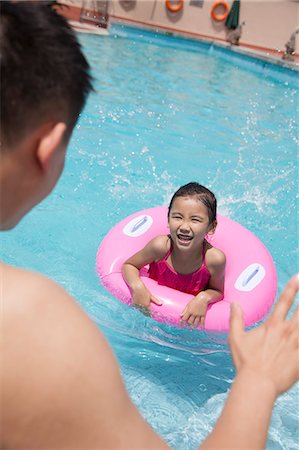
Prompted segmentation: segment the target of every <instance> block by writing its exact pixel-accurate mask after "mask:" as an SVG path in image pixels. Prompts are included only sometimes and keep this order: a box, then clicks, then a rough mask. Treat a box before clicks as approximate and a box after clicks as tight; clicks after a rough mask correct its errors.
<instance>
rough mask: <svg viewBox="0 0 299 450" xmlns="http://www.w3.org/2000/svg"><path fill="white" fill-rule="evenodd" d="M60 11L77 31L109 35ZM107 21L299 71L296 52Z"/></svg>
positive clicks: (113, 18)
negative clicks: (289, 54) (287, 53)
mask: <svg viewBox="0 0 299 450" xmlns="http://www.w3.org/2000/svg"><path fill="white" fill-rule="evenodd" d="M60 12H61V14H62V15H64V16H65V17H66V18H67V19H68V21H69V23H70V24H71V26H72V27H73V28H74V29H75V30H76V31H78V32H81V33H91V34H96V35H102V36H107V35H109V25H108V28H103V27H99V26H96V25H94V24H92V23H88V22H82V21H80V11H79V10H78V8H74V7H69V6H68V7H67V8H64V7H62V8H61V10H60ZM109 22H110V24H111V25H113V24H117V25H125V26H130V27H134V28H138V29H140V30H142V29H144V30H148V31H153V32H158V33H161V34H166V35H168V36H169V35H171V36H175V37H180V38H185V39H190V40H193V41H198V42H202V43H207V44H210V45H215V46H218V47H222V48H229V49H231V50H232V51H233V52H236V53H240V54H243V55H247V56H251V57H254V58H258V59H260V60H262V61H266V62H270V63H272V64H277V65H279V66H282V67H287V68H289V69H292V70H296V71H299V55H297V54H296V55H293V56H292V58H293V60H287V59H283V54H284V53H283V52H282V51H278V50H274V49H269V48H264V47H257V46H253V45H250V44H246V43H244V42H240V45H232V44H230V43H229V42H227V41H225V40H224V39H220V38H217V39H214V38H212V37H211V36H206V35H201V34H198V33H191V32H182V31H181V30H177V29H175V28H168V27H163V26H152V25H149V24H147V23H144V22H140V21H136V20H131V19H130V20H128V19H124V18H122V17H118V16H114V15H110V16H109Z"/></svg>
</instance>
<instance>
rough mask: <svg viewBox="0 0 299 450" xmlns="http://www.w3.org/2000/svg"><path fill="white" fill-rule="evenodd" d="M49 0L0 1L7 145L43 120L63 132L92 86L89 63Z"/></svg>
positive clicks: (4, 140) (0, 54)
mask: <svg viewBox="0 0 299 450" xmlns="http://www.w3.org/2000/svg"><path fill="white" fill-rule="evenodd" d="M54 3H55V2H47V1H41V2H26V1H25V2H23V1H22V2H9V1H1V2H0V8H1V25H0V61H1V134H2V137H1V140H2V144H3V146H4V148H13V147H14V146H15V145H16V144H17V143H18V142H19V141H21V140H22V138H24V136H26V135H27V134H28V133H30V132H31V131H32V130H34V129H35V128H36V127H37V126H39V125H41V124H42V123H43V122H45V121H62V122H65V123H66V124H67V127H68V128H67V133H66V134H67V136H69V135H70V134H71V131H72V129H73V127H74V125H75V123H76V120H77V118H78V115H79V113H80V111H81V109H82V108H83V106H84V103H85V100H86V98H87V96H88V93H89V92H90V90H91V89H92V85H91V77H90V74H89V65H88V63H87V61H86V59H85V57H84V55H83V54H82V52H81V48H80V45H79V43H78V41H77V39H76V36H75V33H74V32H73V31H72V29H71V28H70V26H69V25H68V24H67V22H66V20H65V19H64V18H63V17H61V16H60V15H59V14H57V13H56V11H55V9H54Z"/></svg>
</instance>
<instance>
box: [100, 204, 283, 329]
mask: <svg viewBox="0 0 299 450" xmlns="http://www.w3.org/2000/svg"><path fill="white" fill-rule="evenodd" d="M217 220H218V225H217V229H216V232H215V234H214V235H213V236H211V237H210V238H209V241H210V242H211V244H212V245H213V246H215V247H217V248H219V249H221V250H222V251H223V252H224V253H225V255H226V260H227V264H226V275H225V289H224V299H223V300H221V301H220V302H217V303H214V304H212V305H210V306H209V308H208V311H207V315H206V320H205V329H206V330H209V331H227V330H228V328H229V315H230V303H231V302H233V301H237V302H238V303H239V304H240V305H241V307H242V310H243V313H244V320H245V326H250V325H252V324H254V323H255V322H258V321H259V320H261V319H263V318H264V317H265V316H266V314H267V313H268V312H269V310H270V308H271V306H272V304H273V302H274V299H275V296H276V289H277V279H276V270H275V267H274V264H273V261H272V258H271V255H270V253H269V252H268V250H267V249H266V248H265V247H264V245H263V244H262V243H261V242H260V241H259V239H258V238H257V237H256V236H254V235H253V234H252V233H251V232H250V231H248V230H247V229H246V228H244V227H242V226H241V225H239V224H238V223H236V222H234V221H232V220H230V219H228V218H227V217H223V216H219V215H218V216H217ZM160 234H168V229H167V208H166V207H157V208H151V209H146V210H144V211H139V212H137V213H135V214H133V215H131V216H129V217H127V218H126V219H124V220H122V221H121V222H119V223H118V224H117V225H116V226H115V227H114V228H112V230H111V231H110V232H109V233H108V234H107V236H106V237H105V238H104V239H103V241H102V243H101V245H100V247H99V249H98V252H97V257H96V268H97V273H98V275H99V277H100V279H101V283H102V284H103V285H104V286H105V288H106V289H107V290H108V291H110V292H111V293H112V294H113V295H114V296H115V297H117V298H118V299H119V300H121V301H122V302H124V303H127V304H131V303H132V300H131V292H130V289H129V288H128V286H127V284H126V283H125V281H124V279H123V277H122V273H121V268H122V264H123V262H124V261H125V260H126V259H127V258H128V257H129V256H131V255H133V254H134V253H136V252H137V251H138V250H140V249H141V248H143V247H144V245H145V244H146V243H147V242H148V241H149V240H150V239H152V238H153V237H155V236H158V235H160ZM140 276H141V279H142V280H143V282H144V284H145V285H146V286H147V288H148V289H149V290H150V291H151V292H152V294H153V295H154V296H156V297H158V298H159V299H161V300H162V302H163V305H162V306H158V305H155V304H153V303H152V304H151V312H152V317H153V318H154V319H156V320H157V321H159V322H166V323H169V324H172V325H176V326H181V323H180V320H181V319H180V314H181V312H182V311H183V309H184V307H185V305H186V304H187V303H188V301H189V300H190V299H191V298H192V296H191V295H190V294H185V293H183V292H180V291H176V290H174V289H171V288H168V287H165V286H159V285H158V284H157V282H156V281H154V280H152V279H150V278H148V276H147V270H146V268H143V269H142V270H141V271H140Z"/></svg>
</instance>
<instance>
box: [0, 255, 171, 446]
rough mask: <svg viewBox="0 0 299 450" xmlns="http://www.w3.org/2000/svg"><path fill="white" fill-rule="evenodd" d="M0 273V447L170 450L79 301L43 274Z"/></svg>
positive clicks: (7, 268)
mask: <svg viewBox="0 0 299 450" xmlns="http://www.w3.org/2000/svg"><path fill="white" fill-rule="evenodd" d="M0 270H1V278H2V287H3V300H2V306H3V307H2V313H3V317H2V337H3V339H2V341H3V344H4V345H3V349H2V350H1V356H2V359H3V361H4V363H5V364H3V370H2V374H1V386H2V388H3V393H4V395H3V399H2V401H3V411H4V414H3V418H2V422H3V423H2V429H3V430H4V431H3V434H2V435H1V436H0V446H1V448H28V449H29V448H40V449H42V448H106V447H107V448H108V447H109V448H115V449H117V448H124V447H122V445H123V444H124V443H125V444H126V445H127V447H128V448H132V446H133V445H135V444H136V443H138V446H139V447H140V448H141V447H142V446H144V448H155V447H154V445H153V446H152V444H153V443H154V444H155V445H156V447H157V448H165V447H166V446H165V444H164V443H163V441H161V440H160V439H159V438H158V437H157V436H156V435H155V434H154V433H153V432H152V430H151V429H150V427H148V426H147V425H146V424H145V423H144V421H143V420H142V418H141V417H140V415H139V414H138V413H137V411H136V409H135V408H134V407H133V405H132V404H131V402H130V400H129V398H128V395H127V393H126V390H125V388H124V386H123V383H122V380H121V377H120V374H119V370H118V366H117V363H116V360H115V358H114V355H113V353H112V351H111V350H110V347H109V345H108V344H107V342H106V340H105V338H104V336H103V335H102V334H101V332H100V331H99V329H98V327H97V326H96V325H95V324H94V322H93V321H92V320H91V319H90V318H89V317H88V316H87V315H86V314H85V313H84V312H83V310H82V309H81V307H80V306H79V305H78V304H77V302H76V301H75V300H74V299H73V298H72V297H71V296H70V295H69V294H68V293H67V292H66V291H65V290H64V289H63V288H62V287H60V286H59V285H58V284H57V283H55V282H53V281H51V280H50V279H48V278H46V277H44V276H43V275H40V274H37V273H33V272H29V271H26V270H22V269H17V268H14V267H10V266H8V265H5V264H1V265H0ZM115 424H118V426H117V427H116V426H115ZM126 427H129V428H130V433H127V434H126V433H124V429H126ZM135 429H136V432H135V431H134V430H135ZM138 430H139V431H138ZM124 434H125V435H126V436H125V437H124ZM147 442H149V443H150V445H151V447H148V446H147V445H148V444H147Z"/></svg>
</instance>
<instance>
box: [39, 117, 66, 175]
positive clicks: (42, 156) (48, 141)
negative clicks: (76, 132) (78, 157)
mask: <svg viewBox="0 0 299 450" xmlns="http://www.w3.org/2000/svg"><path fill="white" fill-rule="evenodd" d="M65 130H66V124H65V123H63V122H58V123H54V124H51V125H48V126H47V128H46V129H45V130H44V133H43V135H42V137H41V138H40V140H39V142H38V148H37V151H36V157H37V159H38V162H39V165H40V167H41V169H42V171H43V172H47V170H48V168H49V163H50V161H51V159H52V158H53V156H54V155H55V154H56V151H57V150H60V146H61V143H62V141H63V139H64V133H65Z"/></svg>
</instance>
